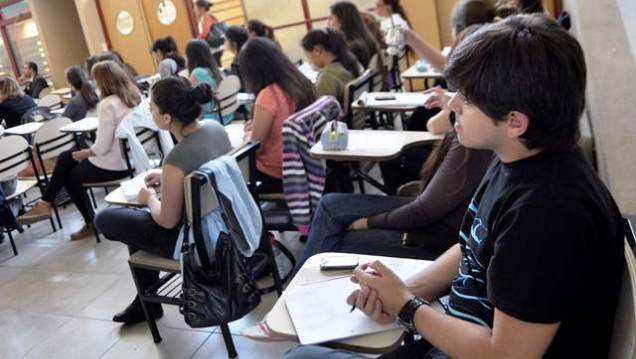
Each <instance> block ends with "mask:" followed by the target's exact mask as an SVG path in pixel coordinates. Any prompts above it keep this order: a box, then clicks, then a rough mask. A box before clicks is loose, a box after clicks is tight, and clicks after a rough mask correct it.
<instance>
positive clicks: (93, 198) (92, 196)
mask: <svg viewBox="0 0 636 359" xmlns="http://www.w3.org/2000/svg"><path fill="white" fill-rule="evenodd" d="M88 193H90V194H91V200H93V203H92V204H90V206H91V207H93V208H94V209H97V201H96V200H95V193H93V189H92V188H89V189H88Z"/></svg>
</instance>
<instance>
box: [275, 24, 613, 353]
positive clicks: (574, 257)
mask: <svg viewBox="0 0 636 359" xmlns="http://www.w3.org/2000/svg"><path fill="white" fill-rule="evenodd" d="M529 56H531V57H532V61H528V60H529ZM445 75H446V79H447V80H448V82H449V85H450V86H451V88H453V89H455V90H457V91H458V93H457V95H455V96H454V98H453V100H452V101H451V102H450V105H449V106H450V108H451V109H452V110H453V111H454V112H455V113H456V114H457V122H456V123H455V129H456V131H457V135H458V137H459V140H460V142H461V143H462V144H463V145H464V146H466V147H468V148H479V149H489V150H492V151H493V152H494V153H495V154H496V158H495V159H494V160H493V163H492V164H491V166H490V167H489V169H488V171H487V173H486V175H485V177H484V180H483V181H482V183H481V185H480V186H479V188H478V190H477V192H476V193H475V195H474V197H473V199H472V201H471V203H470V206H469V207H468V209H467V211H466V215H465V216H464V220H463V223H462V228H461V231H460V233H459V238H458V240H459V244H457V245H455V246H453V247H452V248H451V249H449V250H448V251H447V252H446V253H444V254H443V255H442V256H441V257H440V258H439V259H437V260H436V261H435V262H434V263H433V264H432V265H430V266H428V267H426V269H424V270H423V271H421V272H420V273H418V274H416V275H414V276H413V277H411V278H409V279H408V280H407V281H406V282H402V280H400V279H399V278H397V277H396V276H395V275H394V274H393V272H392V271H391V270H389V269H388V268H387V267H386V266H384V265H383V264H382V263H381V262H379V261H376V262H373V263H370V264H363V265H362V266H360V267H358V268H357V269H356V270H354V272H353V279H354V282H356V283H359V284H360V286H361V289H359V290H355V291H354V292H353V293H351V295H350V296H349V297H348V300H347V301H348V303H349V305H352V304H354V303H355V306H356V307H357V308H359V309H360V310H362V311H363V312H364V313H365V314H366V315H368V316H369V317H371V318H372V319H374V320H376V321H378V322H384V323H387V322H390V321H393V320H396V319H397V320H398V324H399V325H400V327H402V328H404V329H405V330H406V331H408V332H410V333H418V334H420V335H421V336H422V339H420V340H416V341H414V342H411V343H409V344H406V345H404V346H402V347H401V348H399V349H397V350H395V351H393V352H391V353H387V354H385V355H384V356H383V357H384V358H450V357H452V358H520V359H523V358H542V357H545V358H607V356H608V351H609V347H610V342H611V338H612V328H613V323H614V316H615V312H616V307H617V302H618V295H619V289H620V284H621V279H622V277H623V266H624V256H623V249H624V236H623V222H622V218H621V213H620V211H619V209H618V208H617V206H616V203H615V202H614V200H613V199H612V196H611V194H610V192H609V191H608V190H607V188H606V187H605V185H604V184H603V182H602V181H601V180H600V178H599V177H598V176H597V174H596V173H595V172H594V169H593V168H592V166H591V165H590V163H589V162H588V160H587V159H586V158H585V156H584V155H583V153H582V152H581V150H580V149H579V148H578V147H577V140H578V136H579V125H578V124H579V119H580V117H581V114H582V113H583V109H584V108H585V84H586V69H585V58H584V55H583V50H582V48H581V46H580V44H579V43H578V42H577V41H576V39H575V38H574V37H572V36H571V35H570V34H568V33H567V32H566V31H565V30H564V29H563V28H561V26H560V25H559V24H557V23H556V22H555V21H554V20H551V19H549V18H548V17H546V16H545V15H539V14H536V15H523V16H514V17H510V18H507V19H506V20H504V21H502V22H499V23H496V24H493V25H487V26H485V27H484V28H482V29H480V30H479V31H477V32H476V33H474V34H473V35H471V36H469V37H468V38H467V39H466V41H464V42H462V43H461V44H460V45H459V46H458V48H457V49H456V51H455V52H454V53H453V54H452V55H451V57H450V59H449V62H448V65H447V67H446V70H445ZM511 79H512V80H511ZM564 86H565V88H564ZM536 89H541V91H536ZM556 98H558V101H555V99H556ZM449 290H450V299H449V301H448V307H447V309H446V313H441V312H438V311H436V310H434V309H433V308H431V307H430V306H429V305H428V302H427V301H430V300H435V299H437V298H439V297H440V296H442V295H444V294H446V293H448V292H449ZM343 305H344V303H343ZM326 357H329V358H339V359H340V358H361V356H359V355H355V354H349V353H344V352H342V351H340V352H338V353H335V352H331V350H330V349H326V348H320V347H300V348H298V349H295V350H292V351H291V352H289V353H288V354H287V355H286V358H287V359H292V358H304V359H309V358H326Z"/></svg>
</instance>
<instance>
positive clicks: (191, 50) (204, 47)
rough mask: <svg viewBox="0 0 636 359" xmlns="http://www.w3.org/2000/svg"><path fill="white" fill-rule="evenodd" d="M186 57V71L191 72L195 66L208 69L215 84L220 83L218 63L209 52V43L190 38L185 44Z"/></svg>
mask: <svg viewBox="0 0 636 359" xmlns="http://www.w3.org/2000/svg"><path fill="white" fill-rule="evenodd" d="M186 57H187V58H188V71H189V72H190V73H192V71H193V70H194V69H196V68H197V67H203V68H205V69H209V70H210V71H211V72H212V76H213V77H214V80H215V81H216V83H217V85H218V84H219V83H221V73H220V72H219V65H218V64H217V63H216V60H215V59H214V55H212V53H211V52H210V45H208V43H207V42H205V41H203V40H200V39H192V40H190V41H189V42H188V45H186Z"/></svg>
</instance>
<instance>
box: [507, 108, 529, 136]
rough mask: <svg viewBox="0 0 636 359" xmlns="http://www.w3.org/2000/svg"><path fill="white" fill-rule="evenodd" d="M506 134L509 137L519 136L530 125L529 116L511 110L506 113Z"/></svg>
mask: <svg viewBox="0 0 636 359" xmlns="http://www.w3.org/2000/svg"><path fill="white" fill-rule="evenodd" d="M507 117H508V129H507V134H508V137H510V138H520V137H521V136H523V134H525V133H526V131H528V127H529V126H530V118H529V117H528V116H527V115H526V114H525V113H522V112H519V111H511V112H510V113H509V114H508V116H507Z"/></svg>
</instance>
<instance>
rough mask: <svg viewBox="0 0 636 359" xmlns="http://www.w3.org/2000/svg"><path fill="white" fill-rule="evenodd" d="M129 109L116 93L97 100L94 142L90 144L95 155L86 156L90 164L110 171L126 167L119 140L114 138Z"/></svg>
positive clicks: (121, 169) (122, 169)
mask: <svg viewBox="0 0 636 359" xmlns="http://www.w3.org/2000/svg"><path fill="white" fill-rule="evenodd" d="M130 111H131V109H130V108H128V107H126V105H124V103H123V102H122V101H121V100H120V99H119V97H117V96H116V95H110V96H108V97H106V98H104V99H102V100H101V101H100V102H99V104H98V105H97V113H98V117H99V122H98V124H97V134H96V139H95V143H94V144H93V145H92V146H91V151H93V153H94V154H95V156H94V157H89V158H88V160H89V161H91V163H92V164H94V165H95V166H97V167H99V168H101V169H105V170H110V171H124V170H126V169H127V168H126V164H125V163H124V160H123V159H122V156H121V150H120V149H119V140H118V139H117V138H115V131H116V129H117V126H119V123H121V121H122V120H123V119H124V116H126V114H127V113H128V112H130Z"/></svg>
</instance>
